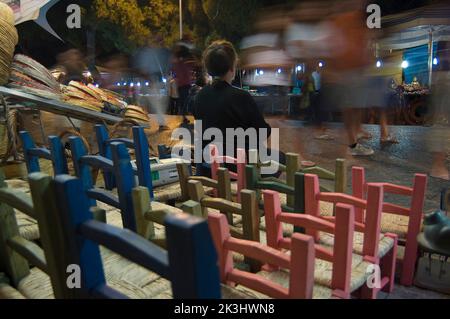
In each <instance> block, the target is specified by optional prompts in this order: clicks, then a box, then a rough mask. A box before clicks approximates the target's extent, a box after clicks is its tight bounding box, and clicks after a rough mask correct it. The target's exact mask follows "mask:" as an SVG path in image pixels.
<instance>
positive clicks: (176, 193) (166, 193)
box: [153, 183, 182, 203]
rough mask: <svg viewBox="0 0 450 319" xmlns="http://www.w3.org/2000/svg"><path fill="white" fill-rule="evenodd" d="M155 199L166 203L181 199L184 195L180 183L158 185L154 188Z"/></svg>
mask: <svg viewBox="0 0 450 319" xmlns="http://www.w3.org/2000/svg"><path fill="white" fill-rule="evenodd" d="M153 193H154V195H155V201H157V202H161V203H165V202H168V201H171V200H179V199H180V198H181V196H182V194H181V187H180V183H174V184H169V185H165V186H162V187H157V188H155V189H154V190H153Z"/></svg>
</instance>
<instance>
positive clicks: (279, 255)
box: [208, 213, 314, 299]
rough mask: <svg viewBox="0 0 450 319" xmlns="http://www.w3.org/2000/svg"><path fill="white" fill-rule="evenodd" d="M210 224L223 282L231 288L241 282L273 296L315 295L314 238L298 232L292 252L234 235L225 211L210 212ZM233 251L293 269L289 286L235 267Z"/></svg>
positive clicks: (293, 242) (303, 297) (281, 297)
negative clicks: (220, 212)
mask: <svg viewBox="0 0 450 319" xmlns="http://www.w3.org/2000/svg"><path fill="white" fill-rule="evenodd" d="M208 223H209V228H210V230H211V233H212V237H213V240H214V244H215V246H216V250H217V253H218V259H219V268H220V276H221V281H222V283H223V284H226V285H228V286H232V287H236V285H242V286H245V287H247V288H249V289H252V290H254V291H256V292H259V293H261V294H264V295H267V296H269V297H271V298H280V299H288V298H289V299H311V298H312V297H313V289H314V243H313V240H312V238H311V237H309V236H306V235H302V234H295V235H294V236H293V238H292V243H291V246H292V251H291V254H290V255H289V254H287V253H283V252H280V251H278V250H275V249H273V248H270V247H268V246H264V245H262V244H260V243H256V242H253V241H246V240H240V239H235V238H233V237H231V235H230V228H229V226H228V222H227V220H226V217H225V216H224V215H222V214H218V213H210V214H209V217H208ZM233 252H237V253H240V254H243V255H245V256H249V257H251V258H254V259H258V260H259V261H261V262H263V263H270V264H272V265H278V266H279V267H281V268H284V269H287V270H291V271H290V275H289V287H288V288H285V287H283V286H282V285H280V284H277V283H275V282H273V281H271V280H269V279H266V278H264V277H263V276H261V275H260V274H252V273H248V272H245V271H242V270H239V269H236V268H235V267H234V263H233V258H232V254H233ZM244 291H245V290H244Z"/></svg>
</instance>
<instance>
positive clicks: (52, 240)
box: [0, 171, 72, 298]
mask: <svg viewBox="0 0 450 319" xmlns="http://www.w3.org/2000/svg"><path fill="white" fill-rule="evenodd" d="M0 175H1V176H0V271H1V272H5V273H6V274H7V276H8V277H9V279H10V281H11V284H12V285H13V286H15V287H17V286H18V285H19V283H20V282H21V281H22V279H24V278H25V277H26V276H28V275H29V274H30V264H32V265H34V266H35V267H37V268H39V269H40V270H42V271H43V272H44V273H46V274H48V275H49V276H50V279H51V283H52V287H53V292H54V296H55V297H56V298H69V297H70V296H71V295H72V292H71V291H70V289H68V287H67V285H66V268H64V267H63V265H64V260H65V259H64V258H65V256H66V251H65V250H63V249H61V247H62V243H63V242H64V233H63V231H62V229H61V228H59V227H57V226H55V225H58V222H59V218H60V214H58V210H57V208H56V201H55V198H56V197H55V196H53V195H54V193H53V190H52V189H51V185H50V182H51V180H52V178H51V177H49V176H48V175H44V174H41V173H33V174H31V175H30V176H29V178H28V179H29V182H30V188H31V194H32V195H31V196H32V197H31V196H30V195H29V194H25V193H22V192H20V191H17V190H14V189H10V188H8V187H7V185H6V183H4V175H3V172H2V171H0ZM14 209H16V210H18V211H20V212H21V213H23V214H25V215H27V216H29V217H31V218H34V219H36V220H37V221H38V227H39V231H40V242H41V246H42V248H41V247H39V246H38V245H37V244H36V243H34V242H31V241H28V240H26V239H25V238H24V237H22V236H21V235H20V231H19V226H18V223H17V217H16V213H15V211H14ZM35 284H39V283H35Z"/></svg>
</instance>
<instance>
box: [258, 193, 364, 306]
mask: <svg viewBox="0 0 450 319" xmlns="http://www.w3.org/2000/svg"><path fill="white" fill-rule="evenodd" d="M264 204H265V219H266V225H267V244H268V245H269V246H270V247H272V248H274V249H278V250H283V249H286V250H290V249H291V248H292V237H293V236H295V235H296V234H294V235H293V236H285V235H284V233H283V228H282V224H283V223H285V224H289V225H295V226H297V227H301V228H303V229H304V230H305V231H306V234H308V235H312V238H313V239H314V243H315V248H316V260H315V268H316V272H315V274H314V281H315V282H316V283H317V284H319V285H321V286H325V287H328V288H329V289H331V290H332V292H333V296H335V297H339V298H350V295H351V293H354V292H356V291H357V290H361V289H363V287H364V286H365V285H366V281H367V278H368V274H367V273H366V270H367V268H368V267H369V266H370V262H367V261H364V260H363V258H362V257H361V256H358V255H355V254H353V241H354V240H353V239H354V229H355V221H354V208H353V206H349V205H344V204H342V203H340V204H338V205H337V206H336V217H335V219H334V220H333V221H327V220H325V219H323V218H321V217H319V216H317V215H312V214H293V213H286V212H283V211H282V209H281V202H280V196H279V194H278V193H276V192H273V191H267V190H266V191H264ZM319 232H320V233H321V234H327V235H328V234H330V235H331V236H332V237H333V243H332V245H328V244H327V243H325V242H322V241H320V239H319V237H318V233H319Z"/></svg>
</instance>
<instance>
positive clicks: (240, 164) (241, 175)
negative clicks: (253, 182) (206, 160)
mask: <svg viewBox="0 0 450 319" xmlns="http://www.w3.org/2000/svg"><path fill="white" fill-rule="evenodd" d="M209 151H210V161H211V177H212V178H213V179H214V180H216V181H217V180H218V175H217V174H218V171H219V168H220V164H222V163H226V164H235V165H236V167H237V172H236V173H234V172H230V176H231V179H232V180H235V181H237V191H236V196H237V200H238V202H239V203H240V202H241V191H242V190H243V189H245V187H246V186H245V185H246V180H245V166H246V165H247V157H246V154H245V150H244V149H240V148H238V149H237V151H236V152H237V154H236V155H237V157H236V158H234V157H230V156H221V155H219V150H218V149H217V146H216V145H210V149H209ZM215 196H217V194H215Z"/></svg>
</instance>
